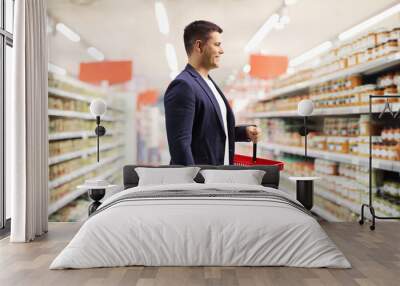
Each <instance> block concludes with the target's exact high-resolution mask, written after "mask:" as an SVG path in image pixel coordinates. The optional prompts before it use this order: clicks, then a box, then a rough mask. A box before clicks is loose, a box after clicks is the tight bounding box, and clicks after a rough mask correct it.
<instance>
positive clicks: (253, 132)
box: [235, 125, 261, 143]
mask: <svg viewBox="0 0 400 286" xmlns="http://www.w3.org/2000/svg"><path fill="white" fill-rule="evenodd" d="M260 138H261V129H260V128H258V127H257V126H256V125H245V126H236V127H235V141H236V142H246V141H247V142H248V141H253V142H254V143H256V142H258V141H259V140H260Z"/></svg>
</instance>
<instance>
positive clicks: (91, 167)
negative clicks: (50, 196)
mask: <svg viewBox="0 0 400 286" xmlns="http://www.w3.org/2000/svg"><path fill="white" fill-rule="evenodd" d="M119 158H123V156H121V155H117V156H113V157H110V158H106V159H104V160H101V161H100V162H99V163H95V164H92V165H89V166H85V167H83V168H80V169H78V170H75V171H73V172H71V173H69V174H67V175H64V176H61V177H59V178H57V179H55V180H52V181H50V182H49V189H54V188H56V187H58V186H60V185H62V184H64V183H66V182H68V181H71V180H73V179H75V178H78V177H80V176H82V175H85V174H86V173H89V172H91V171H93V170H96V169H97V168H100V167H103V166H104V165H106V164H108V163H110V162H112V161H115V160H117V159H119Z"/></svg>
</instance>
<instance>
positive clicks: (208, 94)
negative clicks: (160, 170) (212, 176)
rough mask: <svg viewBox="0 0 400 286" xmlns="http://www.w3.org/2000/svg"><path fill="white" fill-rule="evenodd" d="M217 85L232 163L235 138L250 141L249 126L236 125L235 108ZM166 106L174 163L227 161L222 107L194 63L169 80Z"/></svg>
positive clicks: (216, 162) (212, 163)
mask: <svg viewBox="0 0 400 286" xmlns="http://www.w3.org/2000/svg"><path fill="white" fill-rule="evenodd" d="M209 78H210V80H211V81H212V79H211V77H209ZM212 82H213V83H214V81H212ZM214 85H215V87H216V89H217V90H218V92H219V93H220V94H221V96H222V98H223V100H224V102H225V105H226V111H227V126H228V136H229V137H228V138H229V163H230V164H233V155H234V152H235V141H236V142H238V141H249V139H248V138H247V134H246V126H237V127H235V116H234V115H233V112H232V109H231V107H230V106H229V103H228V101H227V100H226V98H225V96H224V94H223V93H222V91H221V90H220V89H219V88H218V86H217V85H216V84H215V83H214ZM164 107H165V121H166V127H167V137H168V145H169V152H170V155H171V162H170V163H171V165H194V164H196V165H223V164H224V155H225V140H226V134H225V131H224V124H223V121H222V115H221V110H220V108H219V105H218V102H217V100H216V98H215V96H214V94H213V93H212V91H211V89H210V87H209V86H208V84H207V83H206V82H205V80H204V79H203V78H202V76H201V75H200V74H199V73H198V72H197V71H196V70H195V69H194V68H193V67H192V66H191V65H189V64H188V65H186V68H185V69H184V70H183V71H182V72H181V73H180V74H179V75H178V76H177V77H176V78H175V79H174V80H173V81H172V82H171V83H170V84H169V86H168V88H167V90H166V92H165V95H164Z"/></svg>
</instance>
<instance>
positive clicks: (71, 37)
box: [56, 23, 81, 42]
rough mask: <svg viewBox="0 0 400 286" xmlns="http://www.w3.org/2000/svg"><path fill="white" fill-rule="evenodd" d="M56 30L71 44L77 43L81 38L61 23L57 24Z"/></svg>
mask: <svg viewBox="0 0 400 286" xmlns="http://www.w3.org/2000/svg"><path fill="white" fill-rule="evenodd" d="M56 30H57V31H58V32H60V33H61V34H63V35H64V36H65V37H66V38H67V39H69V40H70V41H72V42H79V41H80V40H81V37H80V36H79V35H78V34H77V33H75V32H74V31H73V30H71V28H69V27H68V26H66V25H65V24H63V23H57V25H56Z"/></svg>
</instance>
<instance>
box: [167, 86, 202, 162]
mask: <svg viewBox="0 0 400 286" xmlns="http://www.w3.org/2000/svg"><path fill="white" fill-rule="evenodd" d="M195 103H196V100H195V97H194V93H193V90H192V88H191V87H190V85H189V84H188V83H186V82H185V81H183V80H174V81H173V82H172V83H171V84H170V86H169V87H168V89H167V91H166V92H165V96H164V107H165V122H166V127H167V137H168V145H169V152H170V155H171V161H172V163H173V164H177V165H193V164H194V160H193V155H192V149H191V143H192V128H193V120H194V113H195Z"/></svg>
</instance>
